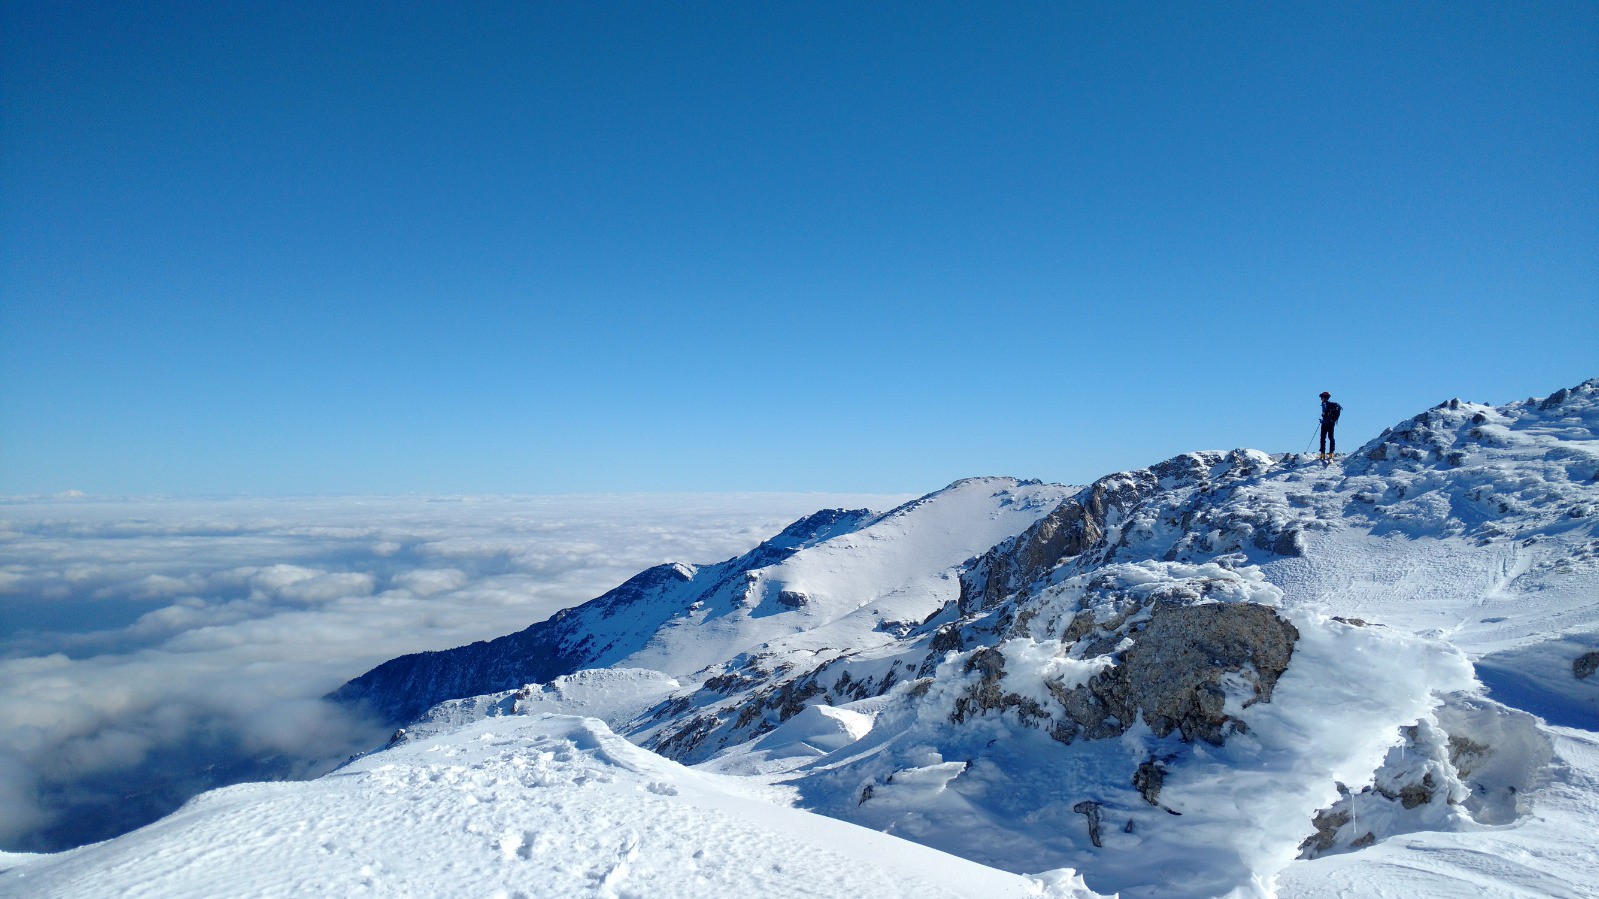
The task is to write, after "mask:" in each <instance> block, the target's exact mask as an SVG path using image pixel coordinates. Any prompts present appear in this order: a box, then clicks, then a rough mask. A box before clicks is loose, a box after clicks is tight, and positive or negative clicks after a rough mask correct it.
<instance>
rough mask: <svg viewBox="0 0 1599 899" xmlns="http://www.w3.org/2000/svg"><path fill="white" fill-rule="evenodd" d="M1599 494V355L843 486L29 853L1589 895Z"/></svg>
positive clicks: (856, 881)
mask: <svg viewBox="0 0 1599 899" xmlns="http://www.w3.org/2000/svg"><path fill="white" fill-rule="evenodd" d="M1596 525H1599V379H1596V380H1593V381H1588V382H1586V383H1584V384H1581V385H1578V386H1576V387H1573V388H1570V389H1566V390H1560V391H1557V392H1556V393H1554V394H1552V395H1550V396H1548V397H1545V398H1542V399H1529V400H1526V401H1522V402H1517V403H1511V404H1508V405H1504V406H1485V405H1478V404H1474V403H1465V402H1460V401H1457V400H1451V401H1449V402H1447V403H1443V404H1440V405H1439V406H1437V407H1434V408H1433V409H1430V410H1427V411H1426V412H1423V413H1422V414H1420V415H1417V416H1416V417H1414V418H1412V419H1410V420H1408V421H1406V422H1402V423H1400V424H1398V425H1396V426H1395V427H1393V428H1390V429H1388V430H1387V431H1385V432H1384V433H1383V434H1381V435H1380V436H1378V437H1377V438H1376V439H1374V440H1372V441H1371V442H1370V443H1368V444H1366V445H1365V446H1363V447H1361V448H1360V449H1359V450H1357V451H1356V452H1355V453H1353V454H1351V455H1350V456H1349V457H1348V458H1346V459H1344V460H1341V461H1340V462H1337V463H1334V464H1332V465H1330V466H1323V465H1321V464H1320V463H1318V462H1315V461H1313V460H1310V459H1306V458H1302V457H1300V456H1296V455H1291V454H1285V455H1268V454H1266V453H1262V452H1258V451H1254V450H1234V451H1232V452H1229V453H1213V452H1202V453H1192V454H1187V455H1183V456H1179V457H1177V458H1175V459H1172V460H1169V461H1167V462H1163V463H1161V464H1159V465H1155V466H1151V467H1149V468H1146V469H1139V470H1135V471H1128V472H1121V473H1117V474H1113V475H1109V476H1107V477H1105V478H1102V479H1100V480H1098V481H1096V482H1095V483H1093V484H1090V485H1088V486H1086V487H1083V488H1080V489H1079V488H1068V487H1060V486H1054V485H1046V484H1039V483H1036V482H1018V481H1014V480H1010V479H1000V478H980V479H971V480H967V481H961V482H957V483H956V484H953V485H951V486H950V487H948V488H946V489H945V490H942V491H939V492H937V493H934V494H930V495H929V496H927V497H924V498H922V499H920V500H917V501H915V502H913V503H909V504H907V505H905V506H902V507H900V508H898V509H895V510H893V511H891V512H888V513H885V514H882V515H877V514H873V513H869V512H865V511H844V510H830V511H824V512H819V513H817V514H815V515H812V516H809V517H807V518H805V519H802V520H801V521H799V522H796V523H795V524H794V525H792V526H790V527H789V528H788V529H786V530H784V531H783V533H782V534H780V535H778V536H777V537H775V538H773V539H772V540H771V541H768V542H767V543H764V544H762V545H761V546H759V547H757V548H756V549H754V550H752V551H751V552H749V553H747V554H745V555H743V556H740V557H738V558H735V559H730V560H728V561H726V562H722V563H720V564H716V565H708V566H704V567H698V568H696V567H693V566H689V565H666V566H660V567H657V568H653V569H650V570H649V571H646V572H644V573H642V574H640V575H639V576H637V577H635V578H634V579H632V580H630V581H628V582H627V583H626V584H623V585H622V586H621V587H618V588H617V589H616V590H613V591H611V592H610V593H607V594H606V595H605V596H602V597H600V598H598V599H596V600H593V601H592V602H589V603H586V604H584V605H582V606H578V607H576V608H574V609H569V610H566V611H564V612H561V613H559V614H557V615H556V616H554V617H552V618H551V619H549V620H548V621H545V622H540V623H538V624H535V625H533V626H532V627H530V628H528V629H527V630H524V631H522V632H520V633H517V634H513V635H510V636H507V637H503V638H500V639H498V640H494V641H488V642H485V643H477V644H472V645H471V646H466V647H460V648H457V649H453V650H447V651H443V652H436V653H423V654H419V655H413V656H405V657H402V658H399V659H395V660H393V661H391V662H388V663H385V664H384V665H382V666H379V667H378V668H376V669H374V670H373V671H371V672H368V673H367V674H365V675H363V676H361V677H360V678H357V679H355V680H353V681H351V682H350V683H349V684H347V685H345V687H343V688H341V689H340V690H339V691H337V693H335V694H334V698H336V699H337V700H339V701H341V702H346V703H350V704H353V705H356V706H358V707H363V708H366V709H368V710H370V711H371V712H373V713H375V714H377V715H380V716H382V717H384V718H387V719H388V720H389V721H391V722H392V723H395V724H399V725H403V726H404V729H403V730H402V731H400V732H397V733H396V735H395V738H394V740H393V741H391V743H390V745H389V747H387V748H386V749H384V750H382V751H380V752H375V753H373V754H371V755H368V756H366V757H365V758H363V759H361V760H359V761H358V762H356V763H354V764H352V765H350V766H347V767H346V768H344V769H342V770H341V771H340V772H336V773H335V774H334V775H330V776H329V777H327V778H324V779H322V780H320V781H316V782H313V783H310V784H301V785H274V786H271V787H267V786H249V787H236V788H231V789H230V790H227V791H219V792H218V793H213V794H209V795H208V796H207V797H204V798H202V799H200V800H197V801H196V802H194V803H191V805H190V806H188V807H186V808H185V810H184V811H182V812H180V813H179V814H178V815H175V816H173V817H172V818H170V819H168V820H166V821H163V822H161V823H159V824H157V825H154V826H152V827H151V828H148V829H146V830H144V831H140V832H137V833H135V834H131V835H129V836H128V837H124V838H121V839H119V840H116V841H112V842H110V843H106V844H101V845H99V846H95V847H86V848H85V849H82V850H74V851H73V852H69V853H64V854H62V855H60V856H49V857H43V858H40V859H20V860H14V861H15V862H16V867H14V868H12V869H11V870H9V871H7V872H6V873H4V874H3V875H0V891H8V890H9V891H11V892H19V891H21V889H22V887H23V886H26V887H28V888H29V889H37V888H39V887H41V886H47V887H50V888H51V889H58V890H60V891H62V892H63V893H73V892H74V891H75V890H78V889H80V887H82V888H86V885H88V884H91V883H92V884H101V883H111V882H112V880H107V879H106V878H112V879H114V878H115V877H116V876H119V875H116V874H115V873H109V872H115V871H119V870H125V871H133V870H135V868H137V870H138V872H139V874H138V876H140V877H144V878H149V879H150V882H152V883H158V884H165V885H167V886H169V887H171V888H172V889H179V888H182V889H194V890H196V891H197V892H205V891H206V890H205V887H206V886H207V885H210V886H215V884H216V883H217V882H218V881H215V880H207V879H206V878H205V876H203V875H201V874H197V873H195V869H194V868H193V866H192V865H188V866H185V864H183V863H182V862H181V861H180V860H181V859H183V858H187V857H192V853H193V852H194V851H198V850H186V849H184V847H193V846H199V845H212V844H214V843H215V842H216V841H217V840H224V841H229V842H230V845H232V843H237V842H244V843H263V844H267V845H269V846H270V847H271V849H270V850H267V849H261V850H260V852H259V853H257V854H252V853H256V850H254V849H230V850H228V851H227V852H228V853H232V854H231V855H228V854H226V853H225V854H224V855H223V856H219V857H221V858H225V859H226V860H228V861H230V862H232V863H236V864H238V863H243V862H244V861H245V860H246V859H251V860H253V861H251V864H252V865H255V866H261V865H265V866H266V867H268V868H270V867H271V866H272V865H274V864H275V865H280V866H287V865H289V864H291V862H292V863H293V864H305V865H309V866H311V867H310V870H314V871H316V872H318V873H317V874H316V876H317V877H318V878H319V879H318V880H317V881H316V882H318V883H337V884H351V885H354V884H358V883H365V884H367V885H368V886H369V887H372V888H373V889H376V890H378V891H380V892H382V891H388V892H405V891H408V890H409V891H420V890H421V889H422V887H421V886H420V884H422V883H423V882H424V880H425V877H426V873H427V872H428V871H433V872H434V873H435V874H436V875H437V876H438V877H440V878H445V879H444V880H442V881H440V882H444V883H451V881H449V880H448V879H447V875H446V874H445V873H444V871H445V868H446V867H447V866H450V865H456V864H463V863H464V864H465V865H468V866H472V865H475V864H476V863H475V862H474V861H473V859H474V858H475V854H484V853H487V854H488V855H493V853H494V852H496V851H497V852H499V854H500V856H503V858H504V860H506V861H510V860H512V859H518V858H519V859H521V860H523V861H528V860H533V861H535V862H536V863H537V864H536V865H535V866H534V868H527V869H517V870H537V871H539V872H541V873H539V874H537V875H536V876H533V875H530V876H533V879H531V880H529V879H522V875H520V874H516V875H514V876H513V875H512V874H511V873H507V872H508V871H509V870H510V869H506V871H502V872H501V873H500V874H496V875H483V876H482V877H480V878H479V879H476V880H471V881H470V882H468V881H464V880H463V881H461V882H460V883H462V884H466V885H464V886H462V889H461V891H462V892H482V891H485V890H488V889H491V888H494V887H495V886H496V885H500V886H502V887H503V888H505V889H506V890H507V891H508V892H507V894H509V891H510V890H511V889H524V890H528V891H529V893H530V894H533V895H571V894H574V893H576V894H582V893H584V892H585V891H587V892H589V893H592V894H595V895H624V894H628V893H636V894H648V895H672V894H675V893H677V892H685V893H686V892H689V891H690V890H693V891H694V892H695V893H696V894H697V895H706V894H718V895H719V894H723V893H731V892H732V891H733V890H734V889H735V887H734V885H733V884H734V883H735V880H736V877H735V876H734V875H733V874H732V873H730V872H731V871H732V868H736V867H738V866H740V865H755V864H765V865H767V866H774V865H775V866H777V867H778V868H780V869H781V870H780V871H776V872H768V874H767V875H766V876H765V879H763V880H762V881H761V882H762V886H761V887H760V891H761V892H763V893H766V894H792V895H813V894H818V893H820V894H827V895H852V894H860V893H865V892H866V891H867V890H868V889H870V890H872V891H873V892H883V891H885V890H886V891H888V892H889V893H890V894H894V893H895V891H896V890H897V891H900V892H907V893H908V892H912V891H916V890H919V889H921V888H922V887H923V885H926V884H930V886H927V889H928V890H930V891H931V892H933V893H934V894H935V895H936V894H939V893H940V891H942V892H944V893H953V894H956V895H1005V894H1007V893H1014V894H1016V895H1024V894H1028V891H1031V894H1033V895H1090V893H1089V892H1088V891H1089V890H1093V891H1096V892H1098V893H1101V894H1110V893H1119V894H1120V895H1122V896H1126V897H1136V896H1196V897H1200V896H1223V895H1240V896H1269V895H1274V894H1276V895H1295V896H1312V895H1325V894H1327V893H1329V892H1335V891H1337V890H1343V891H1344V892H1346V893H1348V894H1351V895H1357V894H1358V895H1365V894H1377V893H1379V892H1382V891H1390V892H1402V893H1406V894H1414V895H1430V896H1431V895H1459V896H1467V895H1471V896H1476V895H1482V894H1487V895H1572V896H1577V895H1593V894H1595V893H1596V892H1599V874H1595V873H1594V872H1595V871H1599V852H1596V850H1595V849H1594V848H1593V845H1594V843H1595V840H1594V837H1595V836H1596V834H1599V674H1596V673H1595V671H1596V669H1599V529H1596ZM617 735H619V736H620V737H621V738H625V741H624V740H622V739H619V738H618V736H617ZM684 765H689V766H692V767H687V768H685V767H683V766H684ZM596 772H599V773H596ZM534 787H537V789H534ZM730 796H737V797H741V798H739V799H738V800H737V802H735V801H734V800H732V799H728V798H727V797H730ZM751 797H753V798H751ZM352 800H356V801H352ZM512 800H514V801H512ZM757 800H765V801H766V802H767V803H775V805H777V806H793V807H797V808H798V809H806V810H809V811H811V812H819V813H821V814H822V815H825V816H827V818H832V819H838V820H836V821H828V820H826V819H817V818H805V817H804V813H802V812H799V811H795V810H794V809H783V808H773V807H769V805H764V804H761V802H759V801H757ZM405 803H409V805H406V804H405ZM629 803H631V804H633V805H631V806H630V805H629ZM391 806H393V808H392V810H391ZM628 807H636V809H637V811H638V812H641V814H633V813H628V812H626V811H625V810H624V809H625V808H628ZM407 808H408V809H411V810H413V811H414V812H415V814H414V815H413V816H412V817H410V818H407V817H406V814H405V812H403V811H401V809H407ZM363 809H365V811H363ZM755 810H759V811H758V812H757V811H755ZM297 816H298V817H297ZM291 818H293V819H296V820H298V821H300V822H302V823H300V824H295V823H293V822H292V821H290V819H291ZM402 819H403V820H402ZM261 820H265V821H269V822H276V823H272V824H270V825H269V826H268V825H262V826H258V827H256V829H255V830H249V828H248V825H247V822H250V821H261ZM306 821H314V822H319V823H316V824H314V825H312V824H305V823H304V822H306ZM774 822H775V823H774ZM804 822H810V823H804ZM845 822H847V823H845ZM856 825H859V826H858V827H857V826H856ZM296 828H298V830H296ZM319 828H320V829H319ZM763 828H764V829H763ZM390 830H392V837H388V836H384V834H385V833H386V832H389V831H390ZM435 831H437V833H439V834H441V836H439V837H437V841H436V846H437V847H438V848H437V850H436V851H434V850H429V852H428V853H423V854H422V856H421V857H415V856H411V855H405V856H403V857H402V854H401V853H400V851H399V850H395V849H394V848H392V847H393V846H394V845H395V843H394V842H393V841H396V840H402V839H403V840H406V841H419V842H423V843H426V842H428V841H429V840H430V839H432V838H431V837H430V836H429V834H433V833H434V832H435ZM873 832H877V833H876V834H874V833H873ZM882 833H887V834H892V835H893V836H895V837H900V838H903V839H904V840H905V841H909V842H908V843H907V842H895V841H892V840H888V839H886V838H884V837H882V836H881V835H880V834H882ZM329 834H331V836H329ZM442 834H448V836H442ZM461 834H475V835H476V836H477V837H480V838H481V839H478V843H482V845H481V846H479V845H478V843H471V845H467V844H468V843H470V842H471V841H470V840H468V839H467V838H466V837H463V836H461ZM696 834H698V836H696ZM734 844H736V847H734ZM912 844H920V845H919V846H918V845H912ZM430 845H434V844H430ZM328 847H332V848H328ZM485 847H487V848H485ZM495 847H498V848H497V849H496V848H495ZM691 848H693V849H694V851H693V852H690V849H691ZM933 850H938V851H937V852H934V851H933ZM185 852H190V855H189V856H185V855H184V853H185ZM163 853H165V854H163ZM318 853H325V855H324V854H318ZM341 853H343V854H342V855H341ZM696 853H698V854H696ZM134 856H137V857H139V858H140V859H144V860H143V861H140V862H139V863H138V864H137V865H135V864H134V863H133V862H132V861H130V860H129V859H131V858H133V857H134ZM486 857H487V856H486ZM710 858H715V859H716V860H717V861H716V864H717V865H722V867H714V866H713V865H712V863H711V862H709V861H706V859H710ZM150 859H155V860H150ZM160 859H166V861H161V860H160ZM430 859H431V860H430ZM822 859H827V860H828V861H827V862H826V863H824V862H823V861H821V860H822ZM274 860H275V861H274ZM962 860H965V861H962ZM357 862H361V865H357V864H356V863H357ZM5 864H6V862H5V861H0V866H4V865H5ZM540 865H542V866H543V867H538V866H540ZM495 870H496V871H498V870H500V869H495ZM763 870H764V869H763ZM823 870H830V871H834V872H844V873H841V874H840V873H835V874H834V875H832V876H834V877H835V878H839V877H841V878H843V879H835V880H832V881H825V880H820V879H816V878H820V877H822V876H823V875H822V874H821V873H819V872H821V871H823ZM618 871H620V872H621V873H619V874H618V873H616V872H618ZM363 872H364V873H363ZM716 872H721V873H716ZM1004 872H1011V873H1009V874H1006V873H1004ZM1021 875H1028V876H1030V877H1031V878H1032V879H1030V880H1029V879H1026V878H1024V877H1022V876H1021ZM129 876H131V875H129ZM473 876H474V877H476V876H477V875H476V874H474V875H473ZM496 877H499V878H500V879H495V878H496ZM917 877H919V878H920V880H916V879H915V878H917ZM1006 877H1010V878H1011V879H1009V880H1007V879H1005V878H1006ZM1079 877H1080V878H1081V879H1080V880H1079V879H1078V878H1079ZM96 878H99V879H96ZM357 878H367V879H366V880H364V881H363V880H359V879H357ZM539 878H542V879H539ZM562 878H566V879H564V880H563V879H562ZM307 882H310V881H307ZM274 883H276V881H274ZM526 884H533V886H531V887H530V886H526ZM540 884H545V886H540ZM556 884H562V885H563V886H560V887H557V886H556ZM883 884H888V886H883ZM907 885H910V886H907ZM738 889H744V888H743V887H738ZM170 891H171V890H166V892H170Z"/></svg>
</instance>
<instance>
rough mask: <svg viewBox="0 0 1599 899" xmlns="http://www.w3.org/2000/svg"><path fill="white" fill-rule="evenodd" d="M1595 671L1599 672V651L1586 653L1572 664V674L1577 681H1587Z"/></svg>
mask: <svg viewBox="0 0 1599 899" xmlns="http://www.w3.org/2000/svg"><path fill="white" fill-rule="evenodd" d="M1595 671H1599V650H1596V651H1594V652H1585V653H1583V654H1582V655H1580V656H1577V658H1576V660H1575V661H1573V662H1572V663H1571V673H1572V675H1573V676H1574V677H1576V678H1577V680H1587V679H1588V676H1589V675H1591V674H1593V673H1594V672H1595Z"/></svg>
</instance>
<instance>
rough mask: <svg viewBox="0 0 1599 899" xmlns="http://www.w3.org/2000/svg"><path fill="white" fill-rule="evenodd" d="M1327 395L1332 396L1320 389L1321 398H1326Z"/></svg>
mask: <svg viewBox="0 0 1599 899" xmlns="http://www.w3.org/2000/svg"><path fill="white" fill-rule="evenodd" d="M1329 396H1332V394H1330V393H1328V392H1327V391H1325V390H1323V391H1322V392H1321V398H1322V399H1326V398H1327V397H1329Z"/></svg>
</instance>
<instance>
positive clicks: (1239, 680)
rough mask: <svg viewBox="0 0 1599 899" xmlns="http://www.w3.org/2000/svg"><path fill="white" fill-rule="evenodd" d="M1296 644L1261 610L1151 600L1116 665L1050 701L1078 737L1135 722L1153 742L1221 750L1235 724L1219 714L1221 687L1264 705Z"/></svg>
mask: <svg viewBox="0 0 1599 899" xmlns="http://www.w3.org/2000/svg"><path fill="white" fill-rule="evenodd" d="M1297 639H1299V632H1298V631H1297V630H1296V629H1295V628H1294V626H1293V625H1292V624H1290V623H1288V621H1286V620H1284V619H1283V618H1281V617H1280V616H1278V615H1277V613H1276V612H1275V611H1273V610H1271V609H1269V608H1266V607H1265V606H1258V605H1251V604H1230V603H1202V604H1199V605H1191V606H1185V605H1177V604H1175V603H1171V602H1168V601H1164V600H1163V601H1158V602H1156V604H1155V607H1154V609H1153V610H1152V612H1151V614H1150V617H1149V621H1148V623H1147V624H1146V625H1145V627H1144V629H1143V630H1142V632H1140V633H1139V634H1138V636H1137V642H1136V643H1135V644H1134V645H1133V647H1132V648H1131V649H1128V650H1127V651H1126V652H1125V653H1124V654H1123V656H1122V659H1121V664H1119V665H1114V666H1112V667H1109V668H1106V669H1105V670H1104V671H1101V672H1100V673H1099V674H1097V675H1095V676H1094V677H1093V678H1092V679H1091V680H1090V681H1089V682H1088V683H1087V684H1085V685H1083V686H1080V687H1077V688H1075V689H1073V690H1071V691H1061V692H1057V693H1056V697H1057V698H1058V699H1060V700H1061V704H1062V706H1063V707H1064V709H1065V711H1066V714H1067V716H1069V717H1070V718H1071V719H1072V720H1073V721H1075V722H1076V723H1077V724H1079V725H1082V727H1083V728H1084V730H1086V731H1088V733H1087V734H1082V735H1084V736H1090V737H1093V736H1098V735H1100V733H1101V732H1102V731H1103V726H1104V725H1105V724H1106V723H1107V721H1109V720H1111V719H1114V722H1115V724H1116V726H1115V728H1114V733H1120V732H1122V731H1124V730H1126V728H1127V727H1128V726H1130V725H1131V724H1132V722H1133V721H1135V720H1137V718H1138V717H1139V715H1142V716H1143V719H1144V721H1145V723H1147V724H1148V725H1149V727H1150V729H1151V730H1152V731H1154V733H1155V735H1156V736H1158V737H1164V736H1167V735H1169V734H1170V733H1171V732H1172V731H1174V730H1175V731H1178V732H1179V733H1181V734H1182V737H1183V739H1184V740H1188V741H1193V740H1204V741H1205V742H1207V743H1211V744H1215V745H1220V744H1221V742H1222V740H1223V739H1224V738H1225V736H1226V734H1227V733H1228V724H1229V723H1230V722H1232V723H1236V720H1235V719H1234V718H1233V717H1232V716H1231V715H1229V714H1228V713H1227V711H1226V700H1227V690H1228V687H1229V686H1231V687H1233V688H1234V689H1237V688H1240V687H1245V688H1247V689H1248V690H1249V692H1250V694H1251V695H1249V696H1248V697H1247V698H1246V699H1244V701H1243V703H1242V704H1243V705H1245V706H1248V705H1253V704H1254V703H1256V702H1262V701H1269V700H1270V699H1271V691H1272V688H1273V687H1274V686H1275V685H1276V683H1277V678H1278V677H1279V676H1281V675H1282V673H1283V671H1284V670H1286V669H1287V668H1288V661H1289V659H1290V658H1291V657H1292V655H1293V647H1294V641H1296V640H1297Z"/></svg>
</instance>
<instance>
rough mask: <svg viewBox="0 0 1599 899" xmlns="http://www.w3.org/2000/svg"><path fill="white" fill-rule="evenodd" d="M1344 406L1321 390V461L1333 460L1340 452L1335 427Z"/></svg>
mask: <svg viewBox="0 0 1599 899" xmlns="http://www.w3.org/2000/svg"><path fill="white" fill-rule="evenodd" d="M1343 411H1344V407H1342V406H1340V405H1338V404H1337V403H1335V402H1333V401H1332V394H1330V393H1328V392H1327V391H1325V390H1323V391H1322V392H1321V453H1320V457H1321V461H1322V462H1323V463H1327V462H1331V461H1332V459H1333V456H1334V455H1336V454H1337V453H1338V440H1337V439H1336V438H1334V437H1333V428H1335V427H1337V426H1338V416H1339V415H1340V414H1342V413H1343Z"/></svg>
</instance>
